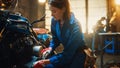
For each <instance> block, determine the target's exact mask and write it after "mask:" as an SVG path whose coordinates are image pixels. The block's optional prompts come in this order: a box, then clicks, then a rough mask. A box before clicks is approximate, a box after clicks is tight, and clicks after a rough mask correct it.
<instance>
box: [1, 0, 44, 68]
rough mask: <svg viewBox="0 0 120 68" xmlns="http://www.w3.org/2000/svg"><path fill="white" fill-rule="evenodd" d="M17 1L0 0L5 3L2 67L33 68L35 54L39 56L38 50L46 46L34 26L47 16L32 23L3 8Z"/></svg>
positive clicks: (2, 31) (2, 24)
mask: <svg viewBox="0 0 120 68" xmlns="http://www.w3.org/2000/svg"><path fill="white" fill-rule="evenodd" d="M16 2H17V0H0V3H2V4H4V5H3V6H2V5H1V7H0V68H31V66H32V63H33V61H36V60H35V59H33V56H38V55H36V54H38V52H39V51H38V50H40V48H44V47H45V45H44V44H42V43H41V42H40V41H39V38H38V36H37V35H36V33H35V32H34V30H33V27H32V25H33V24H34V23H36V22H40V21H43V20H44V17H45V16H43V17H41V18H40V20H36V21H34V22H33V23H30V22H29V20H28V19H27V18H25V17H23V16H21V15H19V14H16V13H15V12H13V11H10V10H2V8H8V7H7V6H9V7H12V6H11V4H12V3H16ZM12 5H13V4H12ZM12 8H13V7H12ZM8 9H9V8H8ZM35 52H37V53H35Z"/></svg>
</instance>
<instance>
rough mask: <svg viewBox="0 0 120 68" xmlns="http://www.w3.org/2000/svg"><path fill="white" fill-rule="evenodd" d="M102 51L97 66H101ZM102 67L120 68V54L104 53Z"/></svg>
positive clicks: (98, 67)
mask: <svg viewBox="0 0 120 68" xmlns="http://www.w3.org/2000/svg"><path fill="white" fill-rule="evenodd" d="M100 54H101V52H98V53H97V54H96V55H97V60H96V67H97V68H101V55H100ZM102 68H120V54H108V53H104V55H103V67H102Z"/></svg>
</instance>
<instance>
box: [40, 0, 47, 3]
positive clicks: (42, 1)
mask: <svg viewBox="0 0 120 68" xmlns="http://www.w3.org/2000/svg"><path fill="white" fill-rule="evenodd" d="M38 1H39V3H45V2H46V0H38Z"/></svg>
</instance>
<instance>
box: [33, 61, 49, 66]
mask: <svg viewBox="0 0 120 68" xmlns="http://www.w3.org/2000/svg"><path fill="white" fill-rule="evenodd" d="M47 64H50V60H49V59H45V60H39V61H37V62H35V64H34V66H33V67H34V68H44V66H45V65H47Z"/></svg>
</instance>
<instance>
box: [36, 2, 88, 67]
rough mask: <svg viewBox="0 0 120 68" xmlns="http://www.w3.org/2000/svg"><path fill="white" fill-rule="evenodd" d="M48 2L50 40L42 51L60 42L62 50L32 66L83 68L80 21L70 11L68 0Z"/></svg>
mask: <svg viewBox="0 0 120 68" xmlns="http://www.w3.org/2000/svg"><path fill="white" fill-rule="evenodd" d="M48 3H49V8H50V10H51V13H52V14H51V15H52V16H53V18H52V21H51V33H52V40H51V42H50V46H49V48H47V49H45V50H44V53H45V52H51V51H53V50H54V49H55V48H56V47H57V46H59V44H60V43H61V44H62V45H63V46H64V50H63V51H62V52H61V53H58V54H56V55H54V56H52V57H50V58H48V59H44V60H40V61H38V62H37V63H36V64H35V65H34V68H40V67H43V68H84V62H85V57H86V55H85V53H84V51H83V49H84V47H85V42H84V37H83V33H82V29H81V26H80V22H78V20H77V19H76V18H75V16H74V14H73V13H71V11H70V4H69V0H49V2H48Z"/></svg>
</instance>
